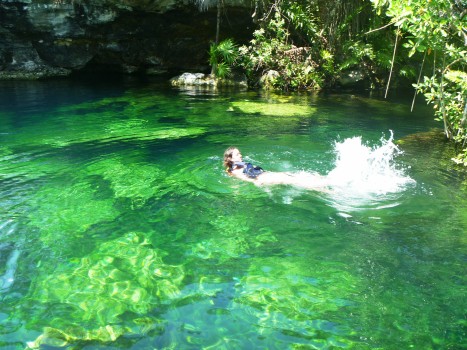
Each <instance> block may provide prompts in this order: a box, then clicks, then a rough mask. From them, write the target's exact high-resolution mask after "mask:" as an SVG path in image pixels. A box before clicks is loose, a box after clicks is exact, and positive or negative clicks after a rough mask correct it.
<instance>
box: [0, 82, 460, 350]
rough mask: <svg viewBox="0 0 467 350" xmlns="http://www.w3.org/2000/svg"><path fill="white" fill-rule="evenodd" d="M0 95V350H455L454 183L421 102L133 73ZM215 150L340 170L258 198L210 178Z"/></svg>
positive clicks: (257, 193) (244, 186)
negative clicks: (176, 81) (171, 80)
mask: <svg viewBox="0 0 467 350" xmlns="http://www.w3.org/2000/svg"><path fill="white" fill-rule="evenodd" d="M0 93H1V94H0V103H1V106H2V109H1V111H0V140H1V141H0V183H1V186H0V300H1V308H0V349H26V348H29V349H39V348H40V349H57V348H69V349H462V348H465V347H466V341H465V329H466V319H465V310H466V305H467V303H466V299H465V294H466V291H465V282H466V281H465V261H466V238H467V236H466V232H467V210H466V209H467V196H466V193H467V180H466V177H465V174H464V173H463V172H461V171H458V170H456V169H455V168H453V167H452V165H451V163H450V162H449V161H448V160H446V158H447V155H449V152H450V149H449V147H448V146H447V145H445V144H443V143H442V142H438V143H437V145H435V144H434V142H433V141H432V140H433V138H436V137H437V136H436V135H438V132H437V131H432V129H433V128H434V127H437V126H439V125H438V124H437V123H435V122H434V121H433V115H432V112H431V111H430V109H429V108H428V107H426V106H424V104H423V103H421V104H420V105H418V106H417V108H416V110H415V112H414V113H410V111H409V108H410V103H411V101H410V96H408V97H407V99H406V98H405V97H404V96H403V94H402V98H401V99H396V98H392V99H389V100H383V99H380V98H378V97H376V96H374V97H373V96H370V95H369V94H365V93H362V94H359V95H350V94H322V95H313V94H295V95H294V94H292V95H275V94H272V93H260V92H242V91H217V92H216V91H196V90H177V89H171V88H169V87H167V86H166V85H165V84H161V83H158V82H141V81H113V82H109V83H102V82H101V83H99V84H97V85H96V84H95V82H91V81H66V80H63V81H51V82H3V83H0ZM391 130H392V132H393V134H394V140H393V142H394V144H396V145H397V149H395V148H391V151H389V152H388V153H381V152H379V151H381V150H383V149H385V147H386V146H387V145H388V144H389V145H391V146H393V145H394V144H393V143H392V142H391ZM427 140H428V141H427ZM230 145H236V146H238V147H240V148H241V150H242V153H243V154H244V156H245V155H246V156H247V159H248V160H250V161H252V162H254V163H255V164H258V165H261V166H262V167H263V168H265V169H267V170H272V171H282V170H287V171H305V172H318V173H320V174H322V175H325V176H326V175H327V174H330V173H333V172H334V173H336V167H337V169H338V170H340V172H339V174H340V175H339V176H338V177H336V178H334V185H333V186H332V187H331V188H330V189H329V191H327V192H316V191H305V190H302V189H299V188H293V187H290V186H275V187H265V188H262V187H258V186H255V185H254V184H251V183H247V182H241V181H240V180H238V179H234V178H230V177H229V176H227V175H226V173H225V171H224V169H223V167H222V154H223V151H224V149H225V148H227V147H228V146H230ZM339 145H345V147H343V148H344V150H339ZM353 147H355V148H353ZM394 147H396V146H394ZM365 152H369V153H371V154H372V156H371V158H368V157H363V160H362V155H363V154H366V153H365ZM378 152H379V153H378ZM339 160H347V161H349V160H350V162H347V163H346V162H342V163H343V164H340V165H339V166H338V163H339V162H338V161H339ZM375 164H376V165H377V169H376V170H377V171H373V170H374V166H375ZM364 166H370V168H371V169H373V170H372V171H369V170H368V169H367V168H365V169H364V170H361V169H362V167H364ZM355 170H358V171H361V172H360V173H361V174H363V175H362V177H358V178H357V180H356V179H355V177H354V178H349V177H348V176H347V175H348V174H351V173H352V174H355ZM360 173H359V174H360ZM342 174H343V175H342ZM346 176H347V177H346ZM361 178H364V179H365V181H358V179H361Z"/></svg>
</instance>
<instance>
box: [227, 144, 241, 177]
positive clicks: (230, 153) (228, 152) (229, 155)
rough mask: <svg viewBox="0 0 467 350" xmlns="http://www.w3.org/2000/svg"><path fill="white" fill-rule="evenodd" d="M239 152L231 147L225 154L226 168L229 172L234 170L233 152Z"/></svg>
mask: <svg viewBox="0 0 467 350" xmlns="http://www.w3.org/2000/svg"><path fill="white" fill-rule="evenodd" d="M235 150H238V148H237V147H233V146H232V147H229V148H227V149H226V150H225V152H224V166H225V168H226V170H227V171H228V172H230V171H231V170H232V166H233V162H232V153H233V151H235Z"/></svg>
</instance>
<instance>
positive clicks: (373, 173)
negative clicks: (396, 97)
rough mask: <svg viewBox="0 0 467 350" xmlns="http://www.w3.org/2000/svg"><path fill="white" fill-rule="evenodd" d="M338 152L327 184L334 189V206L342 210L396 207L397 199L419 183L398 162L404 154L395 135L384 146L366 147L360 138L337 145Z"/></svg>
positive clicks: (381, 142) (381, 140)
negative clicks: (395, 141) (395, 142)
mask: <svg viewBox="0 0 467 350" xmlns="http://www.w3.org/2000/svg"><path fill="white" fill-rule="evenodd" d="M334 151H335V156H336V160H335V167H334V169H333V170H331V171H330V172H329V174H328V175H327V176H326V182H327V184H328V186H329V187H330V188H331V189H332V191H331V194H330V195H331V202H332V205H333V206H336V207H339V209H341V210H345V209H359V208H362V207H367V206H368V205H369V206H370V207H372V208H374V209H381V208H387V207H392V206H396V205H398V203H396V202H394V199H395V198H397V197H398V196H397V195H398V194H400V193H401V192H403V191H404V190H405V189H406V188H407V186H409V185H412V184H414V183H415V181H414V180H413V179H412V178H411V177H410V176H408V175H407V174H406V173H405V169H403V168H401V167H398V165H397V164H396V162H395V158H396V157H397V156H398V155H400V154H402V151H401V150H400V149H399V148H398V147H397V146H396V145H395V144H394V143H393V133H392V131H391V135H390V137H389V138H388V139H385V138H384V137H382V138H381V139H380V145H376V146H369V145H366V144H365V143H364V142H363V141H362V138H361V137H359V136H357V137H352V138H348V139H345V140H343V141H342V142H336V143H335V145H334Z"/></svg>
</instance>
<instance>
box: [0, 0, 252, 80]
mask: <svg viewBox="0 0 467 350" xmlns="http://www.w3.org/2000/svg"><path fill="white" fill-rule="evenodd" d="M240 3H241V5H242V6H239V5H240ZM225 4H226V7H227V9H226V15H227V16H228V19H229V20H228V21H223V22H222V23H221V28H220V30H221V36H222V37H232V38H234V39H235V40H236V41H237V42H246V41H248V40H249V39H250V36H251V32H252V19H251V16H250V11H251V9H250V7H249V5H246V7H245V4H244V2H241V1H238V0H228V1H226V2H225ZM216 15H217V10H216V8H215V6H212V7H211V8H209V9H208V10H207V11H202V12H201V11H199V10H198V9H197V8H196V7H195V4H194V1H192V0H112V1H110V0H80V1H43V0H0V79H2V78H3V79H10V78H15V77H18V78H28V76H29V77H30V78H37V77H46V76H56V75H66V74H70V73H72V72H78V71H81V70H91V71H96V70H106V71H114V72H121V73H125V74H133V73H142V74H161V73H166V72H183V71H208V70H209V66H208V64H207V62H208V50H209V45H210V43H211V42H212V41H213V40H214V36H215V31H216Z"/></svg>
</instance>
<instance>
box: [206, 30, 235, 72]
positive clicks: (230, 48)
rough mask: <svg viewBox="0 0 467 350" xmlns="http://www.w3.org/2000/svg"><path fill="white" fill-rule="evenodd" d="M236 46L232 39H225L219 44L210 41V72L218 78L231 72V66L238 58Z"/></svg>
mask: <svg viewBox="0 0 467 350" xmlns="http://www.w3.org/2000/svg"><path fill="white" fill-rule="evenodd" d="M238 54H239V52H238V48H237V45H235V43H234V41H233V40H232V39H226V40H223V41H221V42H220V43H219V44H216V43H212V44H211V47H210V48H209V63H210V64H211V67H212V70H211V74H212V75H214V76H216V77H218V78H227V77H229V76H230V75H231V74H232V66H233V65H234V64H235V62H236V60H237V58H238Z"/></svg>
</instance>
